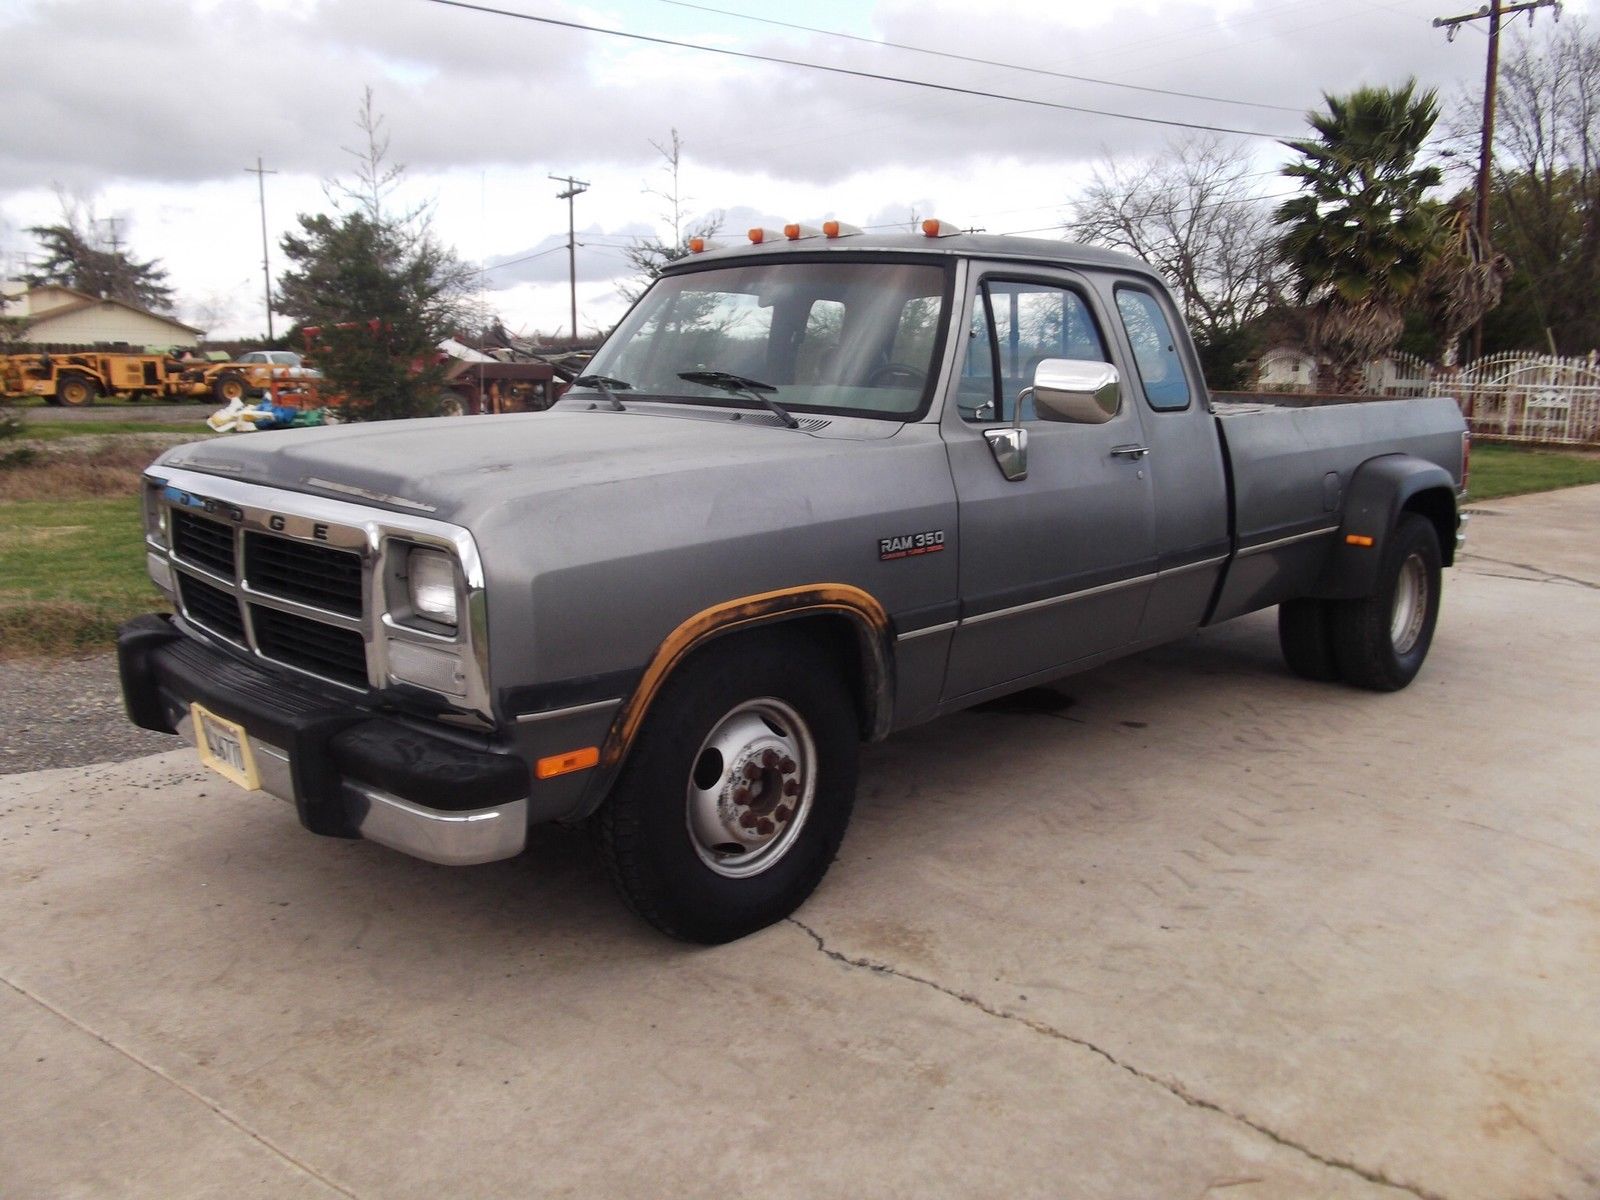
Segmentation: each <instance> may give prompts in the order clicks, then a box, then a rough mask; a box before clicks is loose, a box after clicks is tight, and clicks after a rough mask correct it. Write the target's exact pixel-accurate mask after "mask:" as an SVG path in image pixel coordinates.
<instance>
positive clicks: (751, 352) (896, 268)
mask: <svg viewBox="0 0 1600 1200" xmlns="http://www.w3.org/2000/svg"><path fill="white" fill-rule="evenodd" d="M945 292H946V287H945V269H944V268H943V267H940V266H934V265H929V264H923V263H893V262H884V261H882V260H879V261H876V262H773V263H759V264H751V265H745V266H736V267H723V268H720V269H712V270H706V271H694V272H691V273H687V274H683V275H674V276H669V277H667V278H665V279H661V280H658V281H657V282H656V284H655V286H654V287H652V288H651V289H650V291H649V293H648V294H647V295H646V296H645V298H644V299H643V300H642V301H640V303H639V304H638V305H637V306H636V307H635V308H634V310H633V311H632V312H630V313H629V314H628V316H627V319H626V320H624V321H623V323H622V325H621V326H619V327H618V329H617V331H616V333H614V334H613V335H612V336H611V337H610V338H609V339H608V340H607V341H606V344H605V345H604V346H603V347H602V348H601V350H600V352H599V353H598V354H596V355H595V357H594V360H593V361H592V362H591V363H590V364H589V366H588V368H587V369H586V374H589V375H591V376H594V375H599V376H604V377H607V378H609V379H611V380H613V381H619V380H620V381H621V382H623V383H625V384H626V385H627V387H628V392H627V395H629V396H631V397H635V398H646V397H648V398H667V399H689V400H694V401H695V402H696V403H713V404H735V405H738V404H739V403H740V401H739V400H737V399H735V398H734V397H732V396H730V395H729V393H728V391H727V390H726V389H718V388H716V387H713V386H711V385H709V384H705V383H692V382H688V381H686V380H684V379H682V378H680V375H681V374H682V373H683V372H686V371H717V372H726V373H729V374H732V375H736V376H741V377H743V378H744V379H745V380H749V381H755V382H758V383H761V384H767V385H770V386H771V388H772V390H771V391H770V392H767V393H766V394H768V395H769V396H770V397H771V398H772V399H773V400H775V401H777V402H778V403H779V404H780V405H782V406H783V407H784V408H785V409H791V408H793V409H800V410H802V411H809V412H837V413H851V414H856V415H861V416H869V417H892V418H894V419H896V420H905V419H908V418H913V417H916V416H918V415H920V414H921V412H922V411H923V409H924V406H925V404H926V399H927V392H928V381H929V377H930V376H931V375H932V374H933V370H934V355H935V353H936V351H937V349H938V346H939V335H940V332H941V329H942V326H943V319H944V308H945ZM763 391H765V389H763Z"/></svg>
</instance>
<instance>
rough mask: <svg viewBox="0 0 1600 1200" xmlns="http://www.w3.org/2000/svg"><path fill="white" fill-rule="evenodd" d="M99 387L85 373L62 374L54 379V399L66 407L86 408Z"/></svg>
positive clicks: (98, 390)
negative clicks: (57, 378)
mask: <svg viewBox="0 0 1600 1200" xmlns="http://www.w3.org/2000/svg"><path fill="white" fill-rule="evenodd" d="M99 394H100V389H99V388H98V387H97V386H96V385H95V381H94V380H92V379H90V378H89V377H88V376H86V375H64V376H62V377H61V378H60V379H59V380H57V381H56V401H57V402H58V403H60V404H64V405H65V406H66V407H68V408H87V407H89V405H91V404H93V403H94V399H95V397H96V396H98V395H99Z"/></svg>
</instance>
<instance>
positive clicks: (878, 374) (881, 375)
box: [867, 362, 928, 387]
mask: <svg viewBox="0 0 1600 1200" xmlns="http://www.w3.org/2000/svg"><path fill="white" fill-rule="evenodd" d="M896 381H904V383H905V385H906V386H908V387H921V386H922V385H923V384H925V383H927V382H928V373H927V372H926V371H923V370H921V369H919V368H917V367H913V366H911V365H910V364H908V363H897V362H887V363H884V364H883V365H882V366H878V367H874V368H873V369H872V371H871V372H870V373H869V374H868V375H867V386H868V387H884V386H889V387H893V386H894V385H895V383H896Z"/></svg>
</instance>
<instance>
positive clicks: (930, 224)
mask: <svg viewBox="0 0 1600 1200" xmlns="http://www.w3.org/2000/svg"><path fill="white" fill-rule="evenodd" d="M960 232H961V227H960V226H959V225H952V224H950V222H949V221H941V220H939V219H938V218H937V217H929V218H928V219H927V220H926V221H924V222H923V223H922V236H923V237H931V238H939V237H955V235H956V234H958V233H960Z"/></svg>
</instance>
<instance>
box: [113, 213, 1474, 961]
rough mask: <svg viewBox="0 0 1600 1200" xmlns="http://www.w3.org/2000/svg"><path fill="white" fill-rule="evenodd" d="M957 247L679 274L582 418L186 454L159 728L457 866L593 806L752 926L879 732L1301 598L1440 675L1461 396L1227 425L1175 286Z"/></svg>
mask: <svg viewBox="0 0 1600 1200" xmlns="http://www.w3.org/2000/svg"><path fill="white" fill-rule="evenodd" d="M930 229H933V230H937V231H938V232H937V233H935V234H934V235H933V236H928V237H917V236H911V235H900V236H890V237H873V236H861V235H856V236H850V235H849V233H848V231H845V230H835V229H833V228H832V227H830V229H829V231H828V232H829V234H836V236H825V235H817V236H809V235H808V231H804V230H796V229H794V228H791V229H790V230H789V231H788V232H789V233H790V234H792V235H795V236H793V237H784V236H779V237H776V238H774V237H771V236H768V237H766V238H765V240H764V241H763V242H762V243H761V244H759V245H751V246H749V247H744V248H740V249H736V250H715V251H709V252H705V253H700V254H695V255H692V256H690V257H689V258H687V259H685V260H684V261H682V262H678V263H675V264H673V265H672V266H671V267H669V268H668V269H667V271H666V273H665V274H664V276H663V277H662V278H661V279H660V280H659V281H657V282H656V283H655V285H654V286H653V287H651V289H650V290H649V291H648V292H647V293H646V295H645V296H644V297H643V298H642V299H641V300H640V301H639V303H638V304H637V305H636V306H635V307H634V308H633V310H632V311H631V312H630V313H629V314H628V315H627V317H626V318H625V319H624V320H623V321H622V323H621V324H620V326H619V327H618V328H617V330H616V332H615V333H614V334H613V335H612V336H611V337H610V338H609V339H608V340H607V342H606V344H605V346H604V347H603V348H602V349H601V350H600V352H599V354H598V355H596V357H595V359H594V360H593V362H592V363H591V364H590V368H589V374H588V375H586V376H584V377H583V378H582V379H580V380H579V381H578V382H577V384H576V385H575V386H574V387H573V388H572V389H571V390H570V391H569V392H568V393H567V394H566V396H564V397H563V398H562V399H561V401H560V402H559V403H558V404H557V405H556V406H555V407H554V408H552V409H551V410H549V411H547V412H543V413H532V414H520V415H508V416H498V417H493V416H491V417H469V418H461V419H454V420H435V421H407V422H396V423H394V424H388V425H377V426H374V425H365V426H343V427H339V428H332V429H313V430H305V431H293V432H284V433H274V434H272V435H270V436H267V435H262V436H252V437H248V438H238V439H230V440H227V441H209V442H204V443H196V444H191V445H189V446H185V447H181V448H179V449H176V450H173V451H170V452H168V453H167V454H165V455H163V456H162V457H161V458H160V459H159V460H158V461H157V462H156V463H155V464H154V465H153V466H152V467H151V468H150V470H149V472H148V474H147V476H146V489H145V497H144V500H145V504H144V514H145V530H144V532H145V541H146V551H147V554H148V559H149V571H150V575H151V577H152V579H153V580H154V581H155V583H156V585H157V586H158V587H159V588H160V590H161V591H162V592H164V593H165V594H166V596H167V598H168V600H169V601H170V604H171V608H172V610H173V611H172V613H171V615H165V614H160V615H158V614H152V615H149V616H145V617H140V618H138V619H136V620H134V621H132V622H130V623H129V624H128V625H126V626H125V627H124V628H123V629H122V631H121V633H120V636H119V640H118V644H119V651H120V663H121V671H122V681H123V690H124V693H125V699H126V703H127V708H128V712H129V714H130V716H131V717H132V719H133V720H134V721H135V722H136V723H137V724H139V725H141V726H143V727H145V728H147V729H156V730H163V731H167V732H172V733H177V734H181V735H182V736H183V737H185V738H189V739H192V740H193V741H194V742H195V744H196V747H197V750H198V752H199V754H200V757H201V758H202V759H203V760H204V761H205V762H207V763H208V764H210V765H211V766H213V767H214V768H215V769H216V770H218V771H219V772H221V773H222V774H224V775H226V776H227V777H228V778H230V779H232V780H234V781H235V782H236V783H238V784H240V785H241V786H243V787H247V788H259V789H261V790H263V791H266V792H269V793H271V794H273V795H275V796H278V797H280V798H282V799H283V800H286V801H289V802H290V803H292V804H293V805H294V807H295V809H296V810H297V812H298V815H299V819H300V821H301V822H302V823H303V824H304V825H305V826H306V827H307V828H308V829H310V830H313V831H314V832H317V833H322V834H329V835H334V836H343V837H365V838H370V839H372V840H374V841H378V842H381V843H383V844H385V845H388V846H391V847H394V848H396V849H399V850H402V851H405V852H406V853H409V854H413V855H416V856H418V857H421V858H424V859H428V860H431V861H433V862H438V863H451V864H462V863H480V862H487V861H491V860H494V859H500V858H506V857H509V856H512V855H515V854H517V853H518V852H519V851H520V850H521V849H522V848H523V846H524V844H525V841H526V838H527V834H528V829H529V827H530V826H531V825H532V824H534V823H536V822H545V821H560V822H580V821H587V822H590V823H592V825H593V827H594V829H595V832H596V835H597V839H596V840H597V842H598V844H599V845H600V847H601V852H602V855H603V857H604V859H605V861H606V863H607V866H608V868H609V870H610V872H611V874H612V876H613V878H614V879H615V881H616V883H617V885H618V887H619V889H620V890H621V892H622V894H623V896H624V897H625V898H626V900H627V901H628V903H629V904H630V905H631V906H632V907H633V908H634V909H635V910H636V911H637V912H638V913H639V914H640V915H641V916H642V917H644V918H645V919H646V920H648V921H650V922H651V923H653V924H654V925H656V926H657V927H659V928H660V929H662V930H664V931H665V932H667V933H669V934H672V935H674V936H678V937H682V938H685V939H690V940H696V941H704V942H717V941H725V940H728V939H732V938H736V937H739V936H741V935H743V934H746V933H749V932H751V931H752V930H755V929H758V928H760V927H762V926H764V925H767V924H769V923H771V922H773V921H775V920H778V919H780V918H782V917H783V916H785V915H787V914H788V913H790V912H792V911H793V910H794V909H795V908H796V907H797V906H798V905H799V904H800V903H801V902H802V901H803V900H804V899H805V898H806V896H807V895H809V893H810V892H811V890H812V889H813V888H814V887H815V886H816V884H817V883H818V881H819V880H820V879H821V877H822V875H823V873H824V872H825V871H826V870H827V868H828V865H829V863H830V862H831V860H832V859H833V858H834V856H835V853H836V851H837V850H838V847H839V844H840V841H841V839H842V838H843V836H844V832H845V826H846V823H847V822H848V820H849V817H850V810H851V805H852V802H853V799H854V795H855V791H856V772H857V751H858V746H859V744H860V742H861V741H863V740H874V739H879V738H884V737H887V736H888V735H890V734H891V733H893V732H894V731H895V730H898V729H903V728H905V727H906V726H909V725H914V724H916V723H918V722H922V721H929V720H932V719H934V718H936V717H939V716H941V715H942V714H945V713H950V712H954V711H956V710H959V709H963V708H966V707H968V706H970V705H973V704H976V703H978V702H980V701H983V700H986V699H989V698H991V697H995V696H999V695H1001V694H1003V693H1007V692H1013V691H1017V690H1020V689H1023V688H1027V687H1029V686H1031V685H1035V684H1038V683H1041V682H1043V681H1046V680H1052V679H1056V678H1059V677H1061V676H1063V675H1067V674H1069V673H1072V672H1075V671H1081V670H1083V669H1085V668H1087V667H1091V666H1094V665H1096V664H1098V663H1103V662H1105V661H1107V660H1108V659H1112V658H1116V657H1118V656H1121V655H1126V654H1131V653H1134V652H1136V651H1138V650H1141V649H1143V648H1145V647H1149V646H1154V645H1156V644H1158V643H1161V642H1167V641H1170V640H1172V639H1174V638H1181V637H1184V636H1186V635H1188V634H1190V633H1192V632H1194V631H1195V630H1196V629H1199V628H1201V627H1202V626H1206V625H1212V624H1215V623H1216V622H1219V621H1226V620H1228V619H1230V618H1232V617H1237V616H1239V615H1240V614H1242V613H1247V612H1251V611H1253V610H1256V609H1261V608H1265V607H1268V606H1270V605H1277V606H1278V608H1279V614H1280V633H1281V640H1282V644H1283V649H1284V652H1285V655H1286V657H1287V659H1288V662H1289V665H1290V667H1291V668H1292V669H1293V670H1295V671H1297V672H1298V673H1300V674H1301V675H1304V676H1307V677H1310V678H1314V679H1322V680H1343V681H1345V682H1347V683H1349V684H1353V685H1356V686H1358V687H1364V688H1370V689H1374V690H1377V691H1386V690H1393V689H1396V688H1401V687H1404V686H1405V685H1406V684H1407V683H1409V682H1410V681H1411V679H1412V677H1413V676H1415V675H1416V673H1417V671H1418V669H1419V668H1420V667H1421V665H1422V661H1423V658H1424V657H1425V656H1426V654H1427V652H1428V647H1429V643H1430V641H1431V639H1432V636H1433V630H1434V623H1435V619H1436V617H1437V615H1438V610H1439V592H1440V568H1441V566H1448V565H1449V564H1450V563H1451V561H1452V559H1453V557H1454V554H1455V551H1456V548H1457V543H1458V538H1459V530H1460V528H1461V525H1460V517H1459V516H1458V512H1457V500H1458V496H1459V495H1460V494H1461V492H1462V490H1463V487H1464V483H1465V478H1464V477H1465V471H1466V462H1465V460H1466V449H1467V439H1466V432H1465V428H1464V426H1463V423H1462V420H1461V416H1460V414H1459V413H1458V411H1457V409H1456V406H1455V405H1454V404H1453V403H1452V402H1451V401H1450V400H1448V399H1437V400H1407V401H1389V402H1378V403H1352V404H1344V405H1336V406H1331V407H1321V408H1304V409H1289V408H1272V407H1266V406H1259V407H1258V406H1239V407H1229V408H1226V409H1223V408H1220V407H1219V406H1217V405H1214V404H1212V403H1211V401H1210V398H1209V396H1208V394H1207V391H1206V388H1205V384H1204V382H1203V380H1202V378H1201V375H1200V370H1199V364H1198V362H1197V360H1196V357H1195V353H1194V349H1193V347H1192V345H1191V344H1190V342H1189V339H1188V336H1187V334H1186V332H1185V330H1184V327H1183V325H1182V322H1181V320H1180V318H1179V315H1178V313H1177V311H1176V309H1175V308H1174V306H1173V303H1172V299H1171V297H1170V295H1169V294H1168V292H1167V289H1166V287H1165V286H1164V285H1163V284H1162V281H1161V280H1160V279H1159V278H1158V277H1157V276H1156V275H1155V274H1153V273H1152V272H1151V271H1150V269H1149V268H1148V267H1147V266H1145V265H1144V264H1143V263H1141V262H1138V261H1136V260H1134V259H1132V258H1128V257H1124V256H1121V255H1117V254H1111V253H1106V252H1102V251H1098V250H1093V249H1086V248H1083V247H1076V246H1071V245H1066V244H1063V243H1060V242H1048V241H1035V240H1023V239H1013V238H1000V237H985V236H976V235H958V236H938V233H942V230H938V227H936V226H930Z"/></svg>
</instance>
